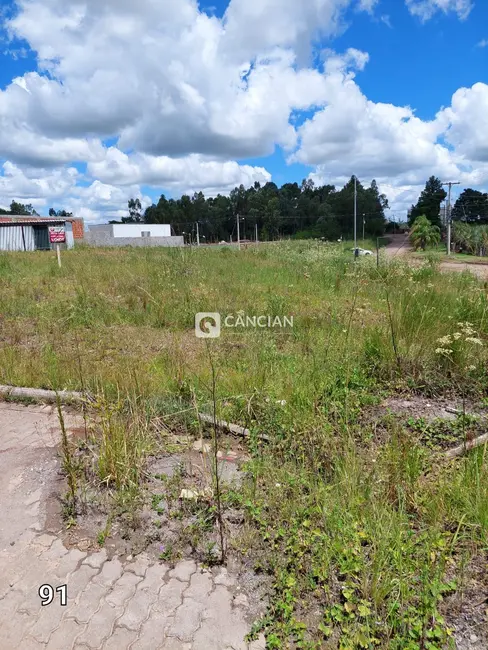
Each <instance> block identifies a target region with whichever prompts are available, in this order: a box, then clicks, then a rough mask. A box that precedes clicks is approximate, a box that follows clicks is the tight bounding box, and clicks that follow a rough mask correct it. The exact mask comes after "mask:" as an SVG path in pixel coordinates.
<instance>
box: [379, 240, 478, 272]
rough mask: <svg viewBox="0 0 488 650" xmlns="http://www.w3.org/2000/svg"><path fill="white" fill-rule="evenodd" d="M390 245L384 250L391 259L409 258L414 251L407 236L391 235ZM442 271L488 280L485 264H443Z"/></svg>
mask: <svg viewBox="0 0 488 650" xmlns="http://www.w3.org/2000/svg"><path fill="white" fill-rule="evenodd" d="M390 240H391V241H390V243H389V244H388V245H387V246H386V247H385V248H384V251H385V253H386V255H387V256H388V257H389V258H393V257H402V258H405V257H407V256H409V255H410V254H411V253H412V252H413V251H412V247H411V246H410V242H409V240H408V236H406V235H390ZM409 262H412V263H419V260H418V259H414V258H410V259H409ZM440 268H441V271H446V272H451V271H453V272H455V273H462V272H463V271H470V272H471V273H474V274H475V275H476V276H477V277H479V278H480V279H482V280H488V265H485V264H465V263H462V262H441V265H440Z"/></svg>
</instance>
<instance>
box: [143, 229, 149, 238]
mask: <svg viewBox="0 0 488 650" xmlns="http://www.w3.org/2000/svg"><path fill="white" fill-rule="evenodd" d="M150 236H151V233H150V232H149V230H143V231H142V232H141V237H150Z"/></svg>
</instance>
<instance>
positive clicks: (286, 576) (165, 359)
mask: <svg viewBox="0 0 488 650" xmlns="http://www.w3.org/2000/svg"><path fill="white" fill-rule="evenodd" d="M370 247H372V245H370ZM196 312H220V313H221V314H223V315H226V314H237V313H238V312H244V313H245V314H246V315H256V316H259V315H271V316H273V317H274V316H279V317H282V316H293V318H294V327H293V328H287V329H268V328H266V329H260V328H257V329H253V328H248V329H239V328H233V329H224V330H223V333H222V336H221V337H220V338H218V339H213V340H211V341H204V340H197V339H196V338H195V335H194V330H193V327H194V316H195V313H196ZM487 334H488V299H487V293H486V289H485V288H484V286H483V285H482V284H481V283H479V282H478V281H477V280H476V279H475V278H473V277H471V276H470V275H469V274H453V275H448V274H445V275H441V274H440V273H439V272H438V271H437V270H436V268H435V266H432V265H429V264H428V263H427V264H426V265H425V266H423V267H420V268H419V267H416V268H410V267H408V266H407V265H405V264H402V263H401V262H400V261H394V262H389V263H388V262H387V260H383V261H382V264H381V265H380V268H379V270H378V269H377V268H376V260H375V259H374V258H373V259H364V258H363V259H360V260H359V261H358V263H357V264H354V263H353V261H352V259H351V253H344V251H343V249H342V247H336V246H332V245H330V246H328V245H324V244H318V243H314V242H310V243H303V242H293V243H282V244H274V245H269V246H264V245H263V246H261V247H259V248H249V249H247V250H243V251H240V252H239V251H237V250H235V249H230V248H221V249H212V250H210V249H199V250H195V249H194V250H191V251H190V250H186V249H185V250H156V249H153V250H147V251H145V250H89V249H79V250H76V251H73V252H70V253H67V254H65V255H64V257H63V268H62V269H61V270H60V269H58V268H57V266H56V261H55V259H54V257H53V256H50V255H46V254H41V253H39V254H37V253H33V254H28V255H27V254H9V255H3V256H1V257H0V382H1V383H9V384H15V385H25V386H37V387H46V388H70V389H88V390H90V391H91V392H93V393H97V394H100V393H102V392H103V394H104V395H105V398H106V399H107V400H115V399H116V398H117V400H119V401H120V400H121V399H123V398H124V397H126V396H127V397H128V398H130V399H129V401H130V403H131V404H133V403H135V402H137V403H143V404H144V405H145V408H148V409H149V408H150V409H151V412H152V413H159V414H161V415H167V414H169V413H171V412H173V411H177V410H181V409H182V407H184V408H190V407H192V406H194V405H198V408H199V409H200V410H202V411H207V412H209V413H210V412H211V410H212V401H213V400H212V398H213V395H212V366H213V367H214V369H215V372H216V388H215V392H216V394H215V397H216V403H217V409H218V415H219V417H222V418H224V419H227V420H230V421H233V422H237V423H241V424H244V425H247V426H248V427H249V428H250V429H251V431H252V434H253V435H252V437H251V441H250V453H251V456H252V460H251V461H250V463H249V468H248V469H249V476H250V480H249V482H248V483H245V485H244V486H243V488H242V490H241V492H239V493H238V494H234V495H233V497H232V498H233V500H234V505H235V504H236V503H238V504H239V506H240V507H241V508H242V509H243V510H244V511H245V514H246V521H247V525H248V526H250V527H251V529H252V530H253V531H254V533H253V534H252V535H251V536H249V535H248V537H247V538H246V539H247V543H245V540H243V541H242V545H241V549H240V550H241V551H242V552H243V553H247V554H249V555H250V556H251V557H254V559H255V567H256V569H261V570H264V571H266V572H269V573H271V575H272V576H273V581H274V591H273V594H272V600H271V607H270V610H269V613H268V616H267V617H266V618H265V619H264V620H263V621H261V622H260V623H259V625H261V626H262V627H264V629H265V630H266V634H267V641H268V647H269V648H287V647H295V648H298V647H300V648H316V647H320V648H322V647H325V648H327V647H330V648H342V649H343V650H345V649H346V648H350V649H354V648H376V647H380V648H385V649H386V648H388V649H392V650H405V649H407V650H408V649H410V650H415V649H419V650H420V649H423V648H430V649H435V648H444V647H448V646H449V638H450V635H451V631H450V627H449V626H450V623H451V621H452V620H453V616H454V614H453V612H454V611H455V610H456V608H457V609H458V610H463V607H464V605H465V601H466V600H469V599H470V598H471V596H466V595H467V594H468V590H469V585H470V584H471V577H472V575H473V572H474V571H475V570H476V567H477V566H478V563H479V562H480V560H481V561H483V559H484V558H485V553H486V548H487V545H488V465H487V462H488V461H487V459H486V458H485V449H484V448H481V449H478V450H477V451H473V452H470V453H469V454H468V455H466V456H465V457H464V458H461V459H458V460H454V461H450V462H447V461H446V460H445V459H444V457H443V454H442V448H443V447H446V446H451V445H454V444H456V442H462V441H463V440H464V438H465V437H468V436H469V433H470V431H471V430H472V427H475V428H476V427H478V428H479V422H475V420H474V419H473V418H471V417H468V416H463V415H461V416H460V417H458V418H457V419H456V420H455V421H453V423H452V425H449V426H448V427H447V430H446V425H445V423H442V422H441V423H440V422H437V421H433V422H431V423H428V422H426V421H424V420H422V419H420V418H417V417H415V416H414V417H410V418H409V419H408V420H404V419H402V418H399V417H396V416H395V414H391V413H388V412H387V411H386V410H385V409H383V408H382V407H381V406H380V404H381V403H382V402H383V400H384V399H385V398H386V397H388V396H391V395H398V394H400V395H404V396H411V395H416V396H417V397H418V396H424V397H427V398H428V399H429V400H432V402H433V403H434V402H435V400H436V398H438V397H441V396H443V397H449V398H452V399H453V400H455V399H457V400H458V402H459V400H461V401H462V402H464V403H465V404H467V405H468V406H469V407H470V409H472V408H473V409H474V408H481V407H483V406H485V407H486V406H488V404H487V403H486V395H487V387H488V372H487V364H486V361H487V349H488V347H487V346H488V337H487ZM170 421H174V422H175V426H176V421H177V418H175V419H174V420H170ZM262 433H265V434H266V435H267V436H269V437H270V441H269V443H268V444H266V445H262V444H259V443H258V434H262ZM113 435H114V437H113V439H112V440H110V439H109V440H107V439H106V438H104V440H103V444H105V445H106V446H107V449H105V452H104V454H101V456H100V465H99V472H100V478H102V479H106V480H107V481H109V480H111V481H114V482H115V484H116V487H118V488H119V489H120V490H121V491H123V490H124V489H129V488H130V487H131V486H132V487H133V485H134V483H137V481H138V480H140V476H139V474H138V473H137V472H135V471H132V470H133V469H134V468H136V467H139V465H141V464H142V463H143V458H144V452H145V451H148V450H149V448H150V445H148V446H147V448H146V447H145V445H146V442H147V439H146V437H145V438H144V444H138V442H137V440H138V438H137V436H138V429H137V428H135V429H134V428H131V427H127V429H122V430H120V429H118V430H117V435H115V434H113ZM110 445H112V446H113V447H114V446H115V445H117V449H114V448H112V449H108V447H110ZM127 468H129V469H127ZM481 596H483V592H481ZM463 599H464V600H463ZM446 602H448V603H449V606H446ZM480 611H481V613H483V612H484V607H481V610H480ZM259 625H258V626H259ZM258 626H257V627H258ZM256 629H257V628H256Z"/></svg>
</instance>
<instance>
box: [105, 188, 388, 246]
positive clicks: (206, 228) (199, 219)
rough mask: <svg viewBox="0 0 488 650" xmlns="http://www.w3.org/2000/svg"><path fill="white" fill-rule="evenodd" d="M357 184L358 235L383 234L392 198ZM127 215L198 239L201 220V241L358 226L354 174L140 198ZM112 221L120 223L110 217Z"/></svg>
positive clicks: (343, 231)
mask: <svg viewBox="0 0 488 650" xmlns="http://www.w3.org/2000/svg"><path fill="white" fill-rule="evenodd" d="M356 183H357V224H358V237H360V236H362V228H363V222H364V232H365V236H368V235H369V236H375V237H376V236H380V235H382V234H383V233H384V230H385V225H386V220H385V210H386V209H387V208H388V207H389V206H388V199H387V198H386V196H385V195H384V194H381V193H380V191H379V189H378V186H377V184H376V181H373V182H372V183H371V185H370V186H364V185H363V184H362V183H361V182H360V181H359V180H357V181H356ZM128 207H129V215H128V216H127V217H124V218H123V219H122V222H123V223H167V224H171V226H172V229H173V234H175V235H183V236H185V237H186V238H187V239H193V240H194V239H195V235H196V230H197V223H198V231H199V235H200V240H201V241H203V242H204V241H208V242H216V241H221V240H225V241H229V240H230V239H231V238H232V239H234V240H235V239H236V237H237V221H238V220H239V230H240V236H241V239H254V238H255V236H256V229H257V234H258V237H259V239H260V240H275V239H279V238H281V237H297V238H303V237H324V238H325V239H330V240H333V239H339V238H341V237H343V238H349V237H351V236H352V233H353V229H354V176H353V177H351V179H350V180H349V181H348V182H347V183H346V184H345V185H344V187H343V188H341V189H339V190H337V189H336V188H335V186H334V185H315V184H314V182H313V181H312V180H310V179H308V180H304V181H302V183H301V184H300V185H299V184H298V183H285V184H284V185H282V186H281V187H278V186H277V185H276V184H275V183H272V182H269V183H266V184H264V185H261V184H260V183H258V182H256V183H254V185H253V186H252V187H250V188H248V189H246V188H245V187H244V186H243V185H240V186H239V187H236V188H234V189H233V190H232V191H231V192H230V194H229V196H224V195H222V194H218V195H217V196H215V197H205V195H204V194H203V192H196V193H195V194H193V196H191V197H190V196H188V195H183V196H182V197H181V198H179V199H167V198H166V197H165V195H164V194H162V195H161V197H160V198H159V200H158V202H157V203H154V204H153V205H151V206H149V207H148V208H146V210H144V211H143V210H142V206H141V202H140V201H139V199H130V200H129V202H128ZM111 223H117V222H114V221H112V222H111Z"/></svg>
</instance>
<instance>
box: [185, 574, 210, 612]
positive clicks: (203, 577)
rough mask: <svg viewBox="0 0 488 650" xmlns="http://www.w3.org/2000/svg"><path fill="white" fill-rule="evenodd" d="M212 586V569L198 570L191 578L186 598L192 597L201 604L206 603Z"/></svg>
mask: <svg viewBox="0 0 488 650" xmlns="http://www.w3.org/2000/svg"><path fill="white" fill-rule="evenodd" d="M212 587H213V583H212V574H211V573H210V571H196V572H195V573H194V574H193V575H192V577H191V579H190V586H189V587H188V589H187V590H186V591H185V598H191V599H192V600H195V601H196V602H198V603H200V604H201V605H205V603H206V602H207V599H208V596H209V594H210V592H211V591H212Z"/></svg>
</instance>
